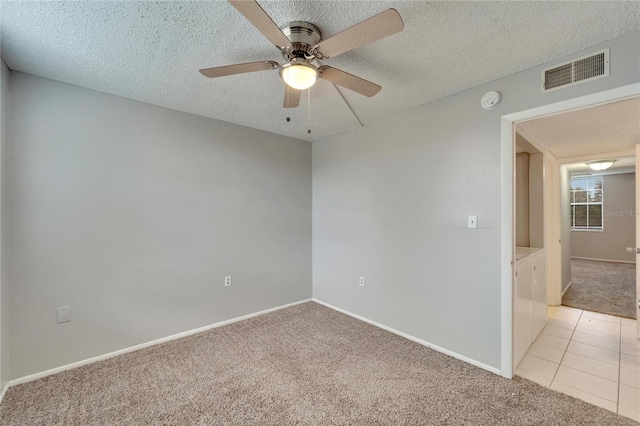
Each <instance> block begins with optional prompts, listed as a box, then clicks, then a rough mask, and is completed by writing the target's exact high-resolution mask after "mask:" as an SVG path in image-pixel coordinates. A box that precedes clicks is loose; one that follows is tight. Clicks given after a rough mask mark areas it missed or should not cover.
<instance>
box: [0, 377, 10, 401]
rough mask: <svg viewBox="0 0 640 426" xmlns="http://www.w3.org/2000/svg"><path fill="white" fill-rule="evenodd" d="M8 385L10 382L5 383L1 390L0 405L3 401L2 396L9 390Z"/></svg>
mask: <svg viewBox="0 0 640 426" xmlns="http://www.w3.org/2000/svg"><path fill="white" fill-rule="evenodd" d="M10 384H11V383H10V382H7V383H5V385H4V387H3V388H2V392H0V404H2V400H3V399H4V396H5V395H6V393H7V389H9V386H10Z"/></svg>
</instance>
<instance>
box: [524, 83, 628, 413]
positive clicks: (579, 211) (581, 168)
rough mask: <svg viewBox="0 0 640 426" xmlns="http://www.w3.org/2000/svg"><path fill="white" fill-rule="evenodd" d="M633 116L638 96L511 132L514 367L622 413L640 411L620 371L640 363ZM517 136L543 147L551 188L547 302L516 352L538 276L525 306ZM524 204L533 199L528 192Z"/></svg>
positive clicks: (530, 122)
mask: <svg viewBox="0 0 640 426" xmlns="http://www.w3.org/2000/svg"><path fill="white" fill-rule="evenodd" d="M639 116H640V97H638V96H637V94H636V95H632V96H628V97H620V98H618V99H615V100H610V101H609V102H605V103H602V104H599V105H590V106H587V105H585V107H583V108H580V109H579V110H573V111H567V112H562V111H559V113H555V114H553V115H548V116H545V117H540V118H535V119H528V120H522V121H519V122H516V123H514V130H513V131H514V132H515V146H514V152H515V153H516V154H515V156H514V157H515V161H514V164H515V168H514V169H515V179H514V183H513V185H514V187H515V190H514V194H515V195H514V200H515V201H516V203H515V204H516V206H515V209H514V210H515V214H514V224H515V231H514V234H513V236H514V242H515V245H516V248H515V249H514V250H515V254H516V256H515V261H516V262H515V270H516V274H515V277H514V287H513V291H514V303H513V309H514V312H513V316H514V330H513V335H514V358H513V363H514V364H513V365H514V367H516V368H515V373H516V374H517V375H519V376H522V377H524V378H527V379H530V380H533V381H535V382H537V383H539V384H541V385H543V386H546V387H549V388H551V389H553V390H557V391H560V392H563V393H567V394H570V395H572V396H574V397H577V398H580V399H584V400H586V401H588V402H590V403H593V404H595V405H599V406H601V407H603V408H606V409H609V410H611V411H614V412H616V413H620V414H624V413H627V414H625V415H628V413H630V412H633V413H635V412H636V411H638V409H639V408H640V405H637V404H635V402H634V403H633V404H631V403H630V402H629V401H632V402H633V401H636V400H637V398H634V397H633V395H637V393H638V384H637V383H636V380H635V379H637V377H636V376H637V373H634V372H633V370H629V371H627V370H628V368H627V367H628V366H629V365H636V364H637V365H640V342H639V341H638V337H639V336H640V326H638V321H637V320H636V318H637V316H638V309H640V308H639V307H638V304H637V302H638V297H637V294H638V293H640V291H638V288H640V283H639V282H638V279H637V277H638V272H637V269H636V265H635V261H636V256H637V253H636V247H638V246H640V244H639V243H638V239H637V238H638V237H637V233H636V226H637V221H638V217H637V212H638V210H640V209H639V207H638V206H640V200H639V199H638V198H640V197H638V192H639V191H638V189H639V188H638V187H637V185H636V181H637V177H636V173H635V165H636V162H637V161H638V152H640V150H638V145H639V144H640V120H638V117H639ZM519 137H520V138H525V139H526V140H527V141H528V142H531V143H532V145H535V146H536V147H537V148H538V149H540V151H541V152H542V154H543V158H544V174H545V177H544V188H545V191H547V190H549V194H548V195H547V194H546V193H545V196H544V201H545V203H544V207H543V209H544V219H545V221H544V222H543V223H544V225H543V226H544V232H543V234H544V243H545V244H544V245H543V247H544V248H545V252H546V256H544V260H546V261H547V264H546V267H547V268H546V269H547V270H548V271H549V273H548V274H547V276H546V278H547V290H548V291H547V303H548V305H550V306H549V309H548V318H545V325H544V327H542V329H541V331H540V332H539V333H538V329H539V328H540V327H535V321H534V322H533V323H532V326H531V332H532V337H531V343H530V345H529V347H528V349H527V350H526V351H525V353H524V354H523V353H522V352H523V347H524V346H527V344H523V343H522V339H521V336H522V334H523V333H522V326H521V322H520V321H519V318H520V317H521V312H522V309H523V306H524V307H525V308H527V307H528V309H529V312H530V313H532V314H533V316H535V298H534V296H535V295H536V290H535V283H536V279H535V278H534V279H533V284H532V285H531V286H530V287H531V289H530V290H528V291H524V294H530V295H531V297H530V299H531V300H530V301H529V304H528V305H527V304H523V303H522V300H521V299H522V298H521V297H520V292H521V291H522V288H523V282H526V281H527V277H526V276H525V275H524V273H523V272H526V270H525V271H523V270H522V268H521V264H520V263H519V262H518V251H519V249H518V245H519V244H521V242H522V241H526V240H523V238H522V235H523V234H522V229H521V228H522V227H521V226H519V221H520V222H522V213H521V212H520V213H519V210H520V211H521V210H522V208H520V209H518V201H520V203H522V200H519V198H518V188H519V187H521V186H522V184H521V183H519V182H518V176H519V175H520V174H519V173H518V168H519V165H521V163H522V162H523V161H522V158H519V157H518V153H517V152H518V150H519V149H521V146H522V144H518V138H519ZM522 155H523V154H520V156H522ZM525 155H526V154H525ZM529 155H530V154H529ZM593 163H598V164H593ZM604 163H608V164H606V165H607V166H608V167H607V168H606V170H605V168H604V167H603V165H604ZM591 165H593V166H595V167H590V166H591ZM520 167H522V166H520ZM595 169H598V170H595ZM529 177H531V173H529ZM528 201H529V204H531V203H532V198H531V196H529V200H528ZM530 208H531V206H529V211H530ZM530 215H531V213H530ZM547 219H548V221H547ZM529 232H531V228H529ZM534 274H535V270H534ZM523 276H524V279H523V278H522V277H523ZM519 337H520V338H519ZM636 402H637V401H636ZM630 404H631V405H633V406H630ZM633 410H635V411H633Z"/></svg>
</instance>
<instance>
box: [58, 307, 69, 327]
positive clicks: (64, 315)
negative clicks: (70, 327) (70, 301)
mask: <svg viewBox="0 0 640 426" xmlns="http://www.w3.org/2000/svg"><path fill="white" fill-rule="evenodd" d="M56 315H57V317H58V324H60V323H63V322H69V321H71V307H70V306H63V307H61V308H58V309H56Z"/></svg>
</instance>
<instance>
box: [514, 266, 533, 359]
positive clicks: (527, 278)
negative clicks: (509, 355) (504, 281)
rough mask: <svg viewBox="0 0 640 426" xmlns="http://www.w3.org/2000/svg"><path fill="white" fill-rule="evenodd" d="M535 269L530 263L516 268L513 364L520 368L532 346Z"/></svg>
mask: <svg viewBox="0 0 640 426" xmlns="http://www.w3.org/2000/svg"><path fill="white" fill-rule="evenodd" d="M532 283H533V268H532V266H531V262H530V261H523V262H522V263H520V264H519V265H517V266H516V280H515V289H514V292H513V293H514V303H513V319H514V321H513V337H514V345H513V362H514V366H516V367H517V366H518V364H519V363H520V361H521V360H522V357H524V354H525V353H526V352H527V351H528V350H529V346H531V342H532V340H531V335H532V329H531V318H532V306H531V305H532V301H531V295H532V293H531V290H532Z"/></svg>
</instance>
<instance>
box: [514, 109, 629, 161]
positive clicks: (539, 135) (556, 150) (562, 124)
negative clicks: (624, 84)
mask: <svg viewBox="0 0 640 426" xmlns="http://www.w3.org/2000/svg"><path fill="white" fill-rule="evenodd" d="M518 130H519V131H520V132H521V133H522V135H523V136H524V137H525V138H526V139H528V140H529V141H532V142H537V143H538V144H540V145H542V146H544V147H545V148H547V149H548V150H549V151H550V152H551V153H552V154H553V155H554V156H556V157H557V158H559V159H562V158H571V157H579V156H587V155H594V154H606V153H610V152H616V151H622V150H630V149H631V150H633V149H634V148H635V146H636V145H638V144H640V97H635V98H632V99H627V100H624V101H619V102H613V103H609V104H605V105H601V106H597V107H593V108H587V109H582V110H578V111H572V112H567V113H564V114H557V115H552V116H550V117H543V118H538V119H536V120H531V121H525V122H523V123H519V124H518ZM627 165H628V164H627ZM617 166H619V167H622V166H623V164H617ZM571 170H572V171H575V170H578V169H571Z"/></svg>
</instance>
